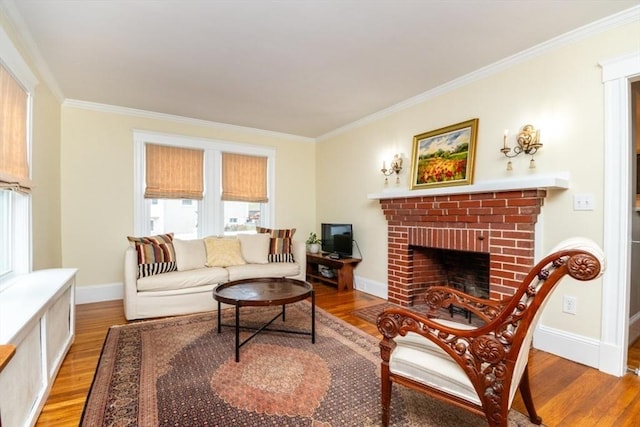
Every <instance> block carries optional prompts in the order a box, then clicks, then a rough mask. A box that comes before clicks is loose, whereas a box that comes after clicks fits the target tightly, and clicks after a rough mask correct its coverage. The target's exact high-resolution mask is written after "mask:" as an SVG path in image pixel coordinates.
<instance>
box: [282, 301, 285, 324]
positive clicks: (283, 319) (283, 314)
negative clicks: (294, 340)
mask: <svg viewBox="0 0 640 427" xmlns="http://www.w3.org/2000/svg"><path fill="white" fill-rule="evenodd" d="M284 307H285V304H282V321H283V322H284V321H285V320H286V319H285V313H284Z"/></svg>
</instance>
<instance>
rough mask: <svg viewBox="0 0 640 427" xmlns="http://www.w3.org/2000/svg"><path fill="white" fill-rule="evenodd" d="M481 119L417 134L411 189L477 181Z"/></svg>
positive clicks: (414, 142)
mask: <svg viewBox="0 0 640 427" xmlns="http://www.w3.org/2000/svg"><path fill="white" fill-rule="evenodd" d="M478 122H479V119H471V120H467V121H465V122H462V123H457V124H455V125H450V126H447V127H443V128H440V129H436V130H432V131H429V132H425V133H421V134H420V135H416V136H414V137H413V152H412V155H411V189H412V190H417V189H425V188H432V187H446V186H452V185H467V184H472V183H473V169H474V163H475V153H476V139H477V135H478Z"/></svg>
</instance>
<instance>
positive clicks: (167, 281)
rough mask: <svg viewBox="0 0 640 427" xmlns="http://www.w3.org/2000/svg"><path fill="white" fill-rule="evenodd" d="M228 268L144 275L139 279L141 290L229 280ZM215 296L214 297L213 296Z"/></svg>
mask: <svg viewBox="0 0 640 427" xmlns="http://www.w3.org/2000/svg"><path fill="white" fill-rule="evenodd" d="M228 279H229V274H228V273H227V270H225V269H224V268H220V267H204V268H198V269H196V270H188V271H172V272H170V273H165V274H158V275H155V276H149V277H142V278H140V279H138V281H137V287H138V291H139V292H144V291H171V290H176V289H188V288H195V287H198V286H205V285H212V284H214V285H215V284H218V283H224V282H226V281H228ZM212 298H213V297H212Z"/></svg>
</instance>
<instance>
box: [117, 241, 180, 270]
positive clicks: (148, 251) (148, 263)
mask: <svg viewBox="0 0 640 427" xmlns="http://www.w3.org/2000/svg"><path fill="white" fill-rule="evenodd" d="M127 240H129V242H131V243H133V245H134V246H135V248H136V252H137V255H138V277H147V276H152V275H154V274H160V273H166V272H169V271H175V270H176V255H175V251H174V248H173V233H167V234H159V235H156V236H146V237H133V236H127Z"/></svg>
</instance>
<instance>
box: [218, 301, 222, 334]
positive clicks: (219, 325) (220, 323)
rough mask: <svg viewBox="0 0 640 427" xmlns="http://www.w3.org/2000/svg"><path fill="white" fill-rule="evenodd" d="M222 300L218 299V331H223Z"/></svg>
mask: <svg viewBox="0 0 640 427" xmlns="http://www.w3.org/2000/svg"><path fill="white" fill-rule="evenodd" d="M221 308H222V307H221V304H220V301H218V333H220V332H222V313H220V309H221Z"/></svg>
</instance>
